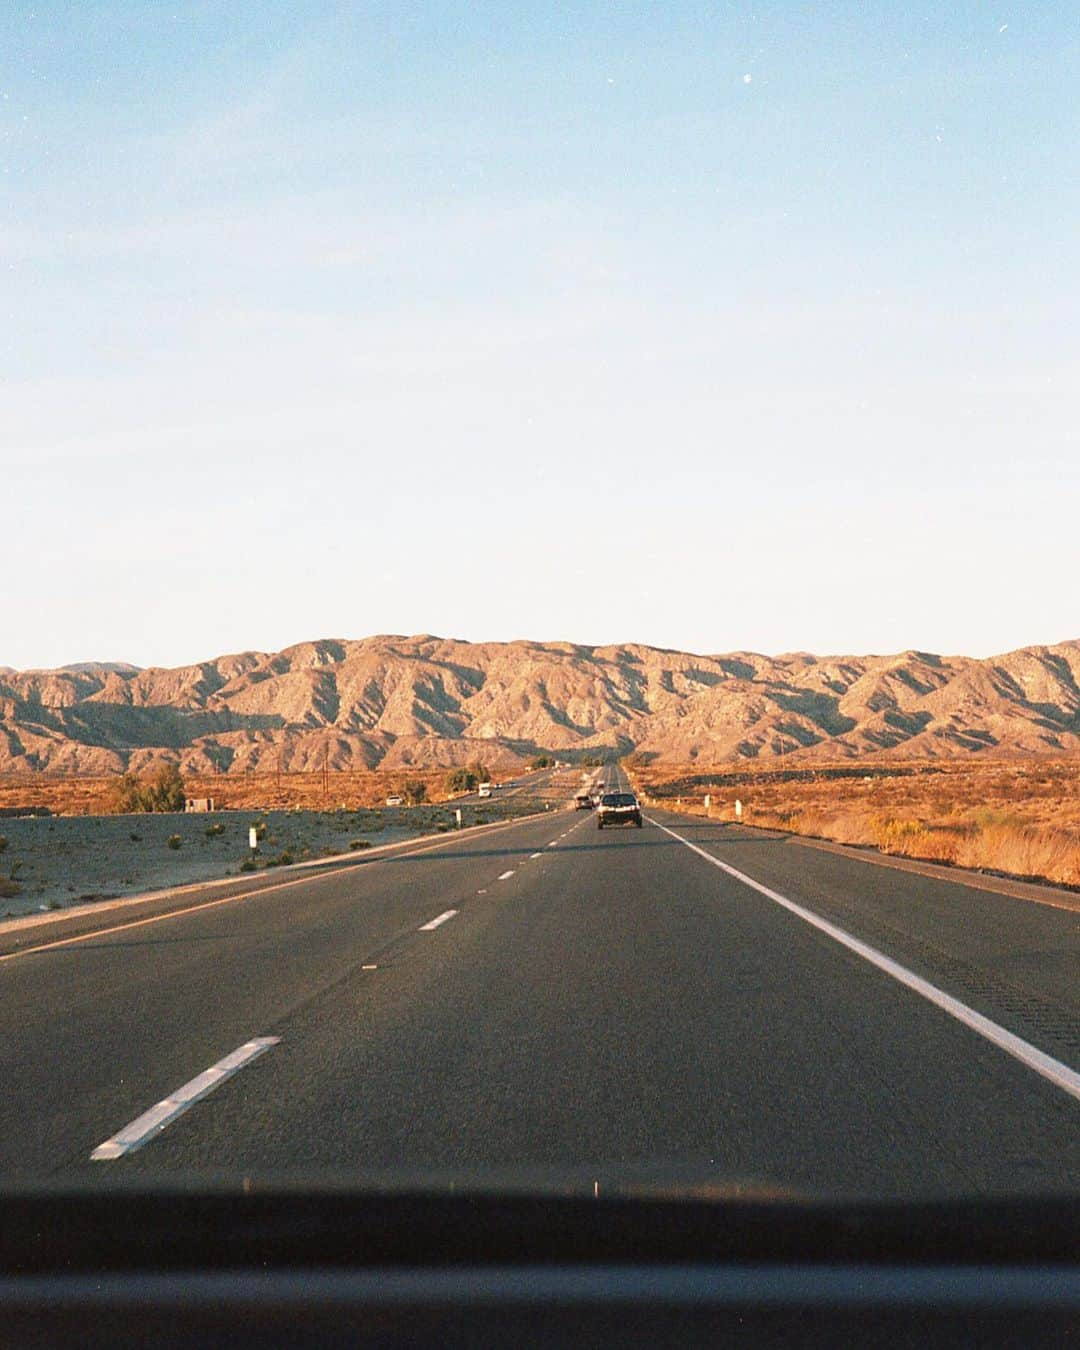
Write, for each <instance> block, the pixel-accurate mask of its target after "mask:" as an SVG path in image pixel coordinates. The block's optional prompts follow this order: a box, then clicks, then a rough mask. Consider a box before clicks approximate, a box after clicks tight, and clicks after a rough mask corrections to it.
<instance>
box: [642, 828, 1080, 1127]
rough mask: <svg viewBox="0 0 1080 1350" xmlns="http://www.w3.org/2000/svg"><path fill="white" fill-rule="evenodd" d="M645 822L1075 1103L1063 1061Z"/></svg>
mask: <svg viewBox="0 0 1080 1350" xmlns="http://www.w3.org/2000/svg"><path fill="white" fill-rule="evenodd" d="M649 823H650V824H652V825H655V826H656V827H657V828H658V829H661V830H663V831H664V833H665V834H669V835H670V836H671V837H672V839H677V840H678V841H679V843H680V844H685V845H686V847H687V848H688V849H690V851H691V852H692V853H696V854H697V855H698V857H700V858H704V859H705V861H706V862H708V863H712V865H713V866H714V867H718V868H719V869H720V870H721V872H726V873H727V874H728V876H731V877H734V878H735V880H736V881H741V882H742V883H743V885H744V886H749V887H750V888H751V890H755V891H757V892H758V894H759V895H764V896H765V897H766V898H767V899H769V900H772V901H773V903H774V904H777V905H780V906H781V907H782V908H783V909H786V910H787V911H788V912H789V913H790V914H794V915H795V916H796V918H799V919H802V920H803V922H804V923H808V924H810V925H811V927H813V928H816V929H818V931H819V932H822V933H824V934H825V935H826V936H827V937H830V938H832V939H833V941H834V942H839V943H840V945H841V946H842V947H846V948H847V949H848V951H850V952H854V953H855V955H856V956H860V957H862V959H863V960H864V961H869V962H870V964H871V965H872V966H876V967H877V969H878V970H880V971H882V972H884V974H886V975H889V976H891V977H892V978H893V979H894V980H896V981H898V982H899V983H900V984H902V985H904V986H905V987H906V988H908V989H910V990H912V992H913V993H916V994H918V995H920V997H922V998H925V999H926V1000H927V1001H928V1002H930V1003H932V1004H933V1005H934V1006H935V1007H936V1008H940V1009H941V1011H942V1012H944V1013H947V1014H948V1015H949V1016H950V1017H953V1018H955V1019H956V1020H957V1021H958V1022H962V1023H963V1024H964V1026H966V1027H969V1028H970V1029H971V1030H972V1031H974V1032H976V1033H977V1034H978V1035H979V1036H982V1037H983V1039H984V1040H987V1041H989V1042H990V1043H991V1045H996V1046H997V1048H998V1049H999V1050H1004V1052H1005V1053H1006V1054H1007V1055H1011V1056H1012V1057H1013V1059H1016V1060H1019V1061H1020V1063H1021V1064H1023V1065H1025V1066H1026V1067H1027V1068H1029V1069H1031V1070H1033V1071H1034V1072H1035V1073H1037V1074H1039V1075H1040V1076H1041V1077H1043V1078H1045V1079H1046V1080H1047V1081H1048V1082H1050V1083H1053V1085H1054V1086H1055V1087H1057V1088H1060V1089H1061V1090H1062V1092H1065V1093H1067V1094H1068V1095H1069V1096H1070V1097H1073V1098H1075V1099H1076V1100H1077V1101H1080V1073H1077V1072H1076V1071H1075V1070H1074V1069H1070V1068H1069V1066H1068V1065H1067V1064H1062V1063H1061V1061H1060V1060H1057V1059H1054V1058H1053V1057H1052V1056H1051V1055H1048V1054H1046V1053H1045V1052H1044V1051H1042V1050H1040V1049H1038V1047H1037V1046H1034V1045H1032V1044H1031V1043H1030V1042H1029V1041H1025V1040H1023V1039H1022V1038H1021V1037H1020V1036H1016V1035H1014V1034H1013V1033H1012V1032H1011V1031H1007V1030H1006V1029H1005V1028H1004V1027H1003V1026H1000V1025H999V1024H998V1023H997V1022H994V1021H991V1019H990V1018H989V1017H984V1016H983V1014H982V1013H980V1012H976V1011H975V1009H974V1008H971V1007H969V1006H968V1005H967V1004H966V1003H961V1002H960V1000H959V999H956V998H953V996H952V995H951V994H946V993H945V991H944V990H943V989H939V988H938V987H937V985H934V984H931V983H930V981H929V980H924V979H923V978H922V976H921V975H916V974H915V972H914V971H912V970H908V969H907V967H906V966H902V965H900V963H899V962H898V961H894V960H893V959H892V958H891V957H889V956H886V955H885V954H884V953H883V952H879V951H878V950H877V948H876V947H871V946H870V945H869V944H868V943H866V942H862V941H860V940H859V938H857V937H853V936H852V935H851V934H850V933H848V932H846V931H845V930H844V929H843V928H839V927H837V925H836V924H834V923H830V922H829V921H828V919H823V918H822V917H821V916H820V915H819V914H815V913H814V912H813V910H809V909H806V908H804V907H803V906H802V905H798V904H796V903H795V901H794V900H789V899H788V898H787V896H785V895H781V894H780V892H779V891H774V890H771V889H770V888H769V887H768V886H764V885H762V883H761V882H760V881H755V880H754V878H753V877H750V876H747V874H746V873H745V872H740V871H739V870H738V868H736V867H732V866H731V864H730V863H726V862H721V861H720V859H719V858H714V857H713V856H712V854H711V853H707V852H706V851H705V850H704V849H703V848H699V847H698V845H697V844H692V843H691V842H690V840H689V839H684V838H683V836H682V835H681V834H676V833H675V831H674V830H669V829H668V827H667V826H666V825H661V824H660V822H659V821H658V820H653V819H652V818H651V817H649Z"/></svg>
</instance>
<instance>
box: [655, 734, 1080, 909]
mask: <svg viewBox="0 0 1080 1350" xmlns="http://www.w3.org/2000/svg"><path fill="white" fill-rule="evenodd" d="M630 773H631V775H632V777H633V778H634V780H635V782H636V784H637V786H638V787H639V788H640V790H641V791H642V792H643V793H644V794H645V795H646V797H647V799H649V800H652V801H655V802H656V803H657V804H658V805H675V804H676V803H677V802H679V801H680V799H681V805H682V809H684V810H688V811H691V812H693V813H695V814H705V812H706V808H705V806H704V797H705V795H706V794H708V796H709V797H710V807H709V809H708V815H709V817H710V818H711V819H715V820H731V821H734V820H735V819H736V813H735V802H736V800H738V801H740V802H741V803H742V808H743V812H742V820H743V822H744V823H746V824H748V825H757V826H762V827H765V828H770V829H777V830H783V831H786V832H788V833H791V834H799V835H806V836H809V837H812V838H818V839H828V840H832V841H834V842H836V843H841V844H855V845H862V846H869V847H873V848H877V849H879V850H880V851H881V852H882V853H886V854H893V855H896V856H900V857H905V858H914V859H920V860H922V861H926V862H939V863H946V864H951V865H953V866H956V867H967V868H973V869H977V870H982V871H989V872H999V873H1002V874H1004V875H1007V876H1012V877H1019V878H1023V879H1028V880H1037V881H1047V882H1051V883H1053V884H1054V885H1058V886H1069V887H1077V888H1080V759H1077V758H1075V757H1057V758H1046V759H1042V758H1040V759H1024V760H1011V761H1005V760H999V761H985V760H979V761H975V762H971V761H960V762H943V761H936V762H933V763H925V762H924V763H904V764H900V763H896V764H882V763H880V762H879V761H867V762H865V763H863V764H852V763H850V762H849V763H846V764H843V765H821V766H815V767H814V768H809V767H806V768H800V769H797V770H795V769H789V770H780V769H775V768H774V769H771V770H765V771H758V772H754V771H746V770H740V769H738V768H737V766H734V765H731V764H726V765H722V766H717V767H716V768H715V769H714V770H712V771H709V770H703V769H702V768H700V767H699V766H697V765H694V766H692V767H687V766H683V767H682V768H679V767H678V766H674V767H668V766H663V767H661V766H648V767H643V766H641V765H640V764H638V765H631V766H630Z"/></svg>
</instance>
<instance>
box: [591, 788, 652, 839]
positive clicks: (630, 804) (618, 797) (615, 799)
mask: <svg viewBox="0 0 1080 1350" xmlns="http://www.w3.org/2000/svg"><path fill="white" fill-rule="evenodd" d="M641 823H642V822H641V807H640V805H639V804H638V799H637V798H636V797H635V796H634V794H633V793H632V792H605V793H604V795H603V796H602V797H601V798H600V806H599V807H598V809H597V812H596V828H597V829H598V830H602V829H603V828H604V826H605V825H636V826H637V827H638V829H639V830H640V829H641Z"/></svg>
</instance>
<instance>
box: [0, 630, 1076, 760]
mask: <svg viewBox="0 0 1080 1350" xmlns="http://www.w3.org/2000/svg"><path fill="white" fill-rule="evenodd" d="M599 749H607V750H616V751H618V752H619V753H627V752H629V751H637V752H639V753H641V754H643V755H647V756H649V757H650V758H652V759H663V760H669V761H678V762H685V761H688V760H700V761H702V762H704V763H717V762H722V761H726V760H761V759H769V758H772V757H775V756H781V755H782V756H784V757H787V756H789V755H794V756H796V757H797V758H798V759H800V760H808V761H813V760H826V759H828V760H838V759H846V758H861V757H864V756H868V755H872V756H889V757H896V756H899V757H904V758H908V757H911V758H915V757H929V758H937V757H943V756H960V755H970V754H977V753H991V754H1001V755H1006V754H1010V755H1011V754H1039V753H1044V754H1046V753H1059V754H1060V753H1062V752H1067V751H1075V750H1080V641H1069V642H1062V643H1057V644H1055V645H1052V646H1033V647H1024V648H1021V649H1019V650H1018V651H1014V652H1009V653H1006V654H1005V655H1002V656H997V657H990V658H986V659H976V658H971V657H962V656H950V657H945V656H938V655H935V654H933V653H929V652H917V651H909V652H904V653H901V654H899V655H894V656H829V657H817V656H812V655H810V654H809V653H806V652H796V653H790V654H786V655H781V656H762V655H760V654H758V653H754V652H733V653H728V654H725V655H718V656H717V655H713V656H705V655H698V654H694V653H690V652H675V651H665V650H662V649H660V648H656V647H648V646H644V645H640V644H635V643H627V644H620V645H618V646H609V647H589V646H583V645H579V644H574V643H569V642H528V641H519V642H507V643H470V642H461V641H456V640H453V639H444V638H438V637H431V636H428V635H424V636H419V637H395V636H380V637H370V638H363V639H360V640H356V641H347V640H336V639H327V640H323V641H318V642H304V643H300V644H298V645H296V646H293V647H289V648H286V649H285V650H284V651H281V652H276V653H266V652H241V653H238V654H235V655H231V656H222V657H218V658H215V659H214V660H210V661H203V662H200V663H199V664H197V665H192V666H182V667H179V668H176V669H156V668H155V669H145V670H140V669H137V668H136V667H133V666H127V665H124V664H122V663H117V662H102V663H94V662H84V663H81V664H79V665H78V666H71V667H67V668H65V669H62V670H53V671H13V670H11V669H10V668H8V667H0V773H2V774H16V773H42V772H47V773H53V774H86V775H102V774H113V773H119V772H122V771H123V770H124V769H129V768H130V769H135V770H141V769H144V768H146V767H148V766H149V765H151V764H153V763H155V762H158V761H160V760H162V759H165V758H168V759H174V760H177V761H178V762H179V763H180V765H181V767H182V768H183V769H184V770H185V771H186V772H191V773H199V772H203V773H205V772H220V773H243V772H247V771H268V770H273V769H277V768H280V769H282V770H283V771H286V772H295V771H300V770H310V769H315V768H321V767H322V766H323V764H324V763H326V764H327V765H328V767H330V768H331V769H348V768H373V767H384V768H401V767H404V766H407V765H418V766H419V765H441V764H445V765H452V764H459V763H463V762H466V761H468V760H470V759H473V758H475V757H477V756H480V757H481V758H483V759H484V760H485V762H487V763H497V762H500V761H501V762H504V763H507V764H511V763H516V762H519V761H520V760H521V759H523V758H527V757H528V756H530V755H533V754H535V753H537V752H540V751H555V752H565V753H567V754H568V755H572V754H574V753H575V752H578V753H585V752H588V751H595V750H599Z"/></svg>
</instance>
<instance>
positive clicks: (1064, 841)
mask: <svg viewBox="0 0 1080 1350" xmlns="http://www.w3.org/2000/svg"><path fill="white" fill-rule="evenodd" d="M956 862H957V863H958V864H959V865H960V866H961V867H976V868H988V869H990V870H991V871H995V872H1007V873H1009V874H1010V875H1011V876H1017V877H1038V878H1042V879H1044V880H1046V881H1053V882H1056V883H1057V884H1058V885H1062V886H1080V835H1076V834H1072V833H1070V832H1069V831H1066V830H1048V829H1036V828H1032V827H1031V826H1026V825H1017V824H1013V823H996V824H991V825H987V826H985V827H982V828H977V829H974V830H972V831H971V832H970V833H968V834H967V835H966V836H964V837H963V838H962V840H961V842H960V845H959V847H958V849H957V853H956Z"/></svg>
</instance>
